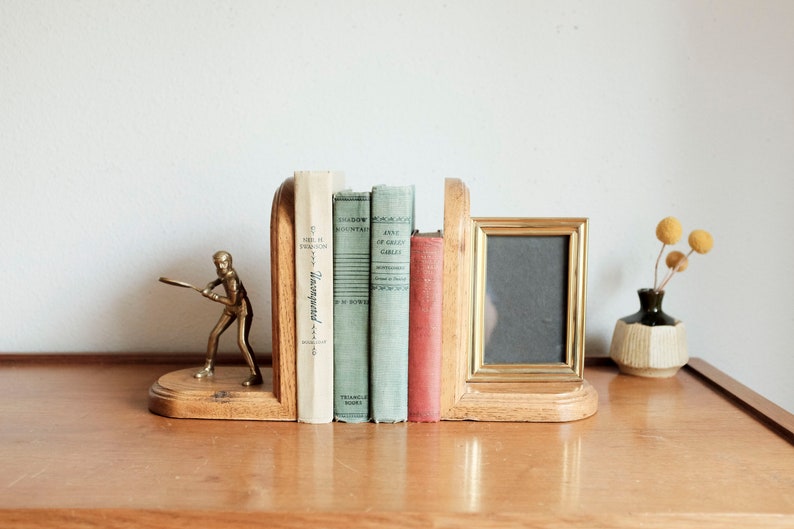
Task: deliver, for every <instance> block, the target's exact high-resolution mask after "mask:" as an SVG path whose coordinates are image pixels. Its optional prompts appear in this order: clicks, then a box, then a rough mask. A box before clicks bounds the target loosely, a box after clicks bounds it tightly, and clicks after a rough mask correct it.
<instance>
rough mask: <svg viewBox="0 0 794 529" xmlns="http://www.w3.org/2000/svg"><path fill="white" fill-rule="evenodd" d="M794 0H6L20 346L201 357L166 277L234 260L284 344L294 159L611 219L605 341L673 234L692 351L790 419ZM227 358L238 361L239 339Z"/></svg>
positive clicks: (599, 236)
mask: <svg viewBox="0 0 794 529" xmlns="http://www.w3.org/2000/svg"><path fill="white" fill-rule="evenodd" d="M792 50H794V2H790V1H786V0H780V1H769V0H766V1H755V0H746V1H736V0H734V1H730V0H725V1H719V2H707V1H691V0H686V1H670V0H664V1H633V0H631V1H630V0H626V1H591V0H588V1H581V2H578V1H543V2H541V1H516V2H507V1H499V2H493V1H481V2H472V1H454V2H440V1H426V0H425V1H416V2H412V1H391V2H387V1H352V0H351V1H318V2H306V1H289V2H286V1H285V2H274V1H270V2H266V1H250V2H246V1H234V2H221V1H212V2H208V1H195V0H191V1H165V2H163V1H132V0H125V1H113V0H103V1H79V2H78V1H71V0H57V1H32V0H22V1H17V0H2V1H0V179H2V193H0V197H2V208H0V221H1V222H0V226H2V227H1V228H0V229H1V230H2V231H1V232H0V248H2V252H3V256H4V258H3V263H4V266H3V268H4V273H3V276H4V281H3V293H4V296H3V297H4V299H3V302H2V305H0V322H2V332H0V352H2V353H12V352H30V353H35V352H123V351H135V352H155V351H156V352H164V353H166V352H175V351H180V352H182V351H186V352H195V353H196V356H197V363H200V361H201V359H202V358H203V351H204V348H205V344H206V338H207V334H208V333H209V330H210V328H211V327H212V325H213V324H214V322H215V320H216V319H217V317H218V315H219V308H218V306H217V305H215V304H212V303H209V302H207V301H206V300H204V299H202V298H201V297H199V296H198V295H197V294H196V293H194V292H190V291H188V290H180V289H177V288H174V287H168V286H165V285H163V284H160V283H158V282H157V277H158V276H161V275H166V276H171V277H175V278H179V279H183V280H187V281H191V282H195V283H198V284H200V285H201V284H204V283H206V282H207V281H209V280H210V279H212V278H213V277H214V270H213V267H212V262H211V255H212V253H213V252H214V251H215V250H218V249H221V248H224V249H227V250H229V251H230V252H232V254H233V255H234V257H235V265H236V268H237V270H238V272H239V273H240V274H241V276H242V277H243V279H244V281H245V283H246V285H247V287H248V290H249V292H250V295H251V298H252V302H253V304H254V310H255V312H256V313H257V320H256V321H255V328H254V331H253V335H252V344H253V345H254V348H255V349H256V350H257V351H263V352H264V351H269V350H270V339H271V335H270V322H269V313H270V285H269V281H270V265H269V255H270V250H269V240H268V239H269V222H270V219H269V217H270V205H271V200H272V196H273V192H274V191H275V189H276V188H277V186H278V185H279V184H280V183H281V182H282V181H283V180H284V179H285V178H287V177H289V176H290V175H291V174H292V172H293V171H294V170H296V169H338V170H343V171H345V173H346V175H347V183H348V185H349V186H350V187H352V188H354V189H368V188H369V187H371V186H372V185H373V184H380V183H385V184H402V183H414V184H415V185H416V189H417V194H418V202H417V225H418V227H420V228H421V229H422V230H434V229H436V228H438V227H440V226H441V222H442V211H441V210H442V203H443V198H442V191H443V181H444V178H445V177H457V178H461V179H462V180H463V181H464V182H465V183H466V184H467V185H468V186H469V188H470V191H471V197H472V214H473V215H474V216H518V217H539V216H585V217H589V218H590V222H591V233H590V235H591V238H590V255H589V266H590V269H589V272H590V273H589V289H588V296H589V297H588V303H587V317H588V320H587V346H588V354H593V355H596V354H606V352H607V351H608V347H609V341H610V338H611V334H612V328H613V326H614V323H615V320H616V319H617V318H619V317H622V316H625V315H627V314H629V313H633V312H635V311H636V310H637V308H638V302H637V296H636V290H637V289H638V288H641V287H647V286H650V283H651V282H652V277H653V272H652V265H653V262H654V259H655V256H656V253H657V251H658V249H659V246H658V244H659V243H658V242H657V240H656V239H655V235H654V230H655V226H656V223H657V222H658V221H659V220H660V219H661V218H662V217H664V216H667V215H675V216H677V217H678V218H679V219H680V220H681V222H682V223H683V225H684V230H685V233H688V232H689V231H690V230H692V229H695V228H704V229H708V230H710V231H711V232H712V233H713V235H714V238H715V241H716V243H715V247H714V250H713V251H712V252H711V253H709V254H708V255H705V256H700V255H696V256H695V257H694V258H693V259H692V262H691V264H690V267H689V270H687V271H686V272H684V273H683V274H682V275H681V276H680V277H678V278H676V279H675V280H674V281H673V282H672V283H671V284H670V286H669V287H668V289H667V295H666V299H665V310H666V311H667V312H669V313H670V314H672V315H674V316H676V317H678V318H680V319H682V320H684V321H685V322H686V325H687V330H688V334H689V348H690V354H691V355H692V356H699V357H702V358H704V359H706V360H707V361H709V362H711V363H712V364H714V365H715V366H717V367H718V368H720V369H722V370H724V371H726V372H727V373H728V374H729V375H731V376H733V377H734V378H737V379H738V380H739V381H740V382H743V383H744V384H747V385H749V386H750V387H751V388H753V389H755V390H756V391H759V392H760V393H762V394H763V395H765V396H767V397H768V398H770V399H772V400H773V401H775V402H777V403H778V404H780V405H782V406H784V407H785V408H787V409H788V410H789V411H794V385H792V384H791V382H790V377H791V373H792V372H794V350H792V346H791V332H792V323H793V322H794V318H793V317H792V309H791V302H790V299H789V298H790V296H791V295H792V292H793V290H794V289H793V288H792V287H794V285H793V284H792V283H793V281H792V277H793V276H794V273H792V263H794V254H793V253H792V235H791V226H792V220H793V215H794V214H792V198H794V193H792V191H794V188H793V187H794V184H792V176H793V175H792V172H794V95H793V94H794V53H792ZM222 348H223V349H224V350H226V351H234V350H235V345H234V340H233V339H232V338H231V337H230V336H224V338H223V339H222Z"/></svg>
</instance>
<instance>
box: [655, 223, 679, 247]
mask: <svg viewBox="0 0 794 529" xmlns="http://www.w3.org/2000/svg"><path fill="white" fill-rule="evenodd" d="M682 233H683V230H682V229H681V223H680V222H678V219H677V218H675V217H665V218H663V219H662V220H660V221H659V224H657V225H656V238H657V239H659V240H660V241H662V243H664V244H675V243H677V242H678V241H679V240H680V239H681V234H682Z"/></svg>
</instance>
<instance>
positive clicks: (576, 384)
mask: <svg viewBox="0 0 794 529" xmlns="http://www.w3.org/2000/svg"><path fill="white" fill-rule="evenodd" d="M469 212H470V203H469V191H468V189H467V188H466V186H465V185H464V184H463V183H462V182H461V181H460V180H457V179H447V180H446V182H445V188H444V278H443V289H444V293H443V300H442V308H443V311H444V321H443V324H442V333H443V337H442V379H441V414H442V418H443V419H445V420H476V421H525V422H565V421H574V420H578V419H584V418H585V417H589V416H591V415H593V414H594V413H595V412H596V410H597V409H598V394H597V393H596V391H595V389H594V388H593V387H592V386H591V385H590V384H589V383H588V382H587V381H586V380H584V379H582V380H576V381H565V382H549V381H541V380H538V381H532V380H527V381H521V382H470V381H468V363H469V350H470V342H471V334H470V329H471V319H470V318H471V316H470V307H471V303H472V298H471V296H472V287H471V285H472V277H471V270H472V241H471V217H470V214H469Z"/></svg>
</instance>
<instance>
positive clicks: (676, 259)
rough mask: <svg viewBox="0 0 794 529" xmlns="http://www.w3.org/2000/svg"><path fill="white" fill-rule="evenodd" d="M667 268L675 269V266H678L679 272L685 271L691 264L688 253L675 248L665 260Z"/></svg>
mask: <svg viewBox="0 0 794 529" xmlns="http://www.w3.org/2000/svg"><path fill="white" fill-rule="evenodd" d="M664 262H665V264H666V265H667V268H670V269H671V270H674V269H675V267H676V266H677V267H678V271H679V272H683V271H684V270H686V267H687V266H689V259H687V258H686V255H684V254H683V253H681V252H679V251H678V250H675V251H673V252H670V253H669V254H667V258H666V259H665V260H664ZM678 263H681V264H680V265H679V264H678Z"/></svg>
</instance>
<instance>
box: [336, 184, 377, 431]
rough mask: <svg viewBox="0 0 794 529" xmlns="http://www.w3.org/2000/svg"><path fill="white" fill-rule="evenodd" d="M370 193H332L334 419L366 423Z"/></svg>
mask: <svg viewBox="0 0 794 529" xmlns="http://www.w3.org/2000/svg"><path fill="white" fill-rule="evenodd" d="M369 215H370V192H369V191H362V192H356V191H340V192H339V193H337V194H336V195H334V418H335V419H336V420H337V421H340V422H367V421H369V262H370V251H369V248H370V246H369V245H370V225H369Z"/></svg>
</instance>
